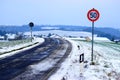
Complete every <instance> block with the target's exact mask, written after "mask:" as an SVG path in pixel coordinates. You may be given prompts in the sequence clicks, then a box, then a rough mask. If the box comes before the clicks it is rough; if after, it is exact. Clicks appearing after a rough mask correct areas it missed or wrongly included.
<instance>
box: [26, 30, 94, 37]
mask: <svg viewBox="0 0 120 80" xmlns="http://www.w3.org/2000/svg"><path fill="white" fill-rule="evenodd" d="M49 33H51V34H57V35H60V36H76V37H80V36H83V37H86V36H91V35H92V34H91V33H90V32H84V31H62V30H47V31H33V35H48V34H49ZM24 35H30V32H25V33H24ZM95 36H96V35H95Z"/></svg>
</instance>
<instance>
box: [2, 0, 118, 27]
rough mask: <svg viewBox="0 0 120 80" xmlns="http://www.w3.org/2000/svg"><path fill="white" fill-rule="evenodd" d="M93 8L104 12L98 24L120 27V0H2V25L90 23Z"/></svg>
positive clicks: (99, 25) (82, 24)
mask: <svg viewBox="0 0 120 80" xmlns="http://www.w3.org/2000/svg"><path fill="white" fill-rule="evenodd" d="M92 8H96V9H97V10H98V11H99V12H100V14H101V15H100V18H99V20H98V21H97V22H95V26H97V27H115V28H120V0H0V25H24V24H28V23H29V22H30V21H33V22H34V23H35V24H37V25H41V24H50V25H80V26H91V22H90V21H89V20H88V19H87V17H86V15H87V12H88V10H90V9H92Z"/></svg>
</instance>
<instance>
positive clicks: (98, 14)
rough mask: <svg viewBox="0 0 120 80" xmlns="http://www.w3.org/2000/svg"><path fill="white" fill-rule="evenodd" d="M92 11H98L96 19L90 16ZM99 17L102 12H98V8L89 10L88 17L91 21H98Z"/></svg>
mask: <svg viewBox="0 0 120 80" xmlns="http://www.w3.org/2000/svg"><path fill="white" fill-rule="evenodd" d="M92 11H94V12H96V13H97V17H96V19H91V18H90V16H89V14H90V13H91V12H92ZM99 17H100V13H99V12H98V10H96V9H94V8H93V9H91V10H89V11H88V13H87V18H88V19H89V20H90V21H92V22H95V21H97V20H98V19H99Z"/></svg>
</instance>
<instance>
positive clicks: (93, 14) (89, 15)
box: [87, 8, 100, 63]
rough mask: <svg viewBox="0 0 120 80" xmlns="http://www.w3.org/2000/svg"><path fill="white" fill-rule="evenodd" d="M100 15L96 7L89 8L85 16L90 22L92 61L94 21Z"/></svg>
mask: <svg viewBox="0 0 120 80" xmlns="http://www.w3.org/2000/svg"><path fill="white" fill-rule="evenodd" d="M99 17H100V13H99V12H98V10H96V9H94V8H93V9H91V10H89V11H88V13H87V18H88V19H89V20H90V21H91V22H92V48H91V61H92V63H93V43H94V22H95V21H97V20H98V19H99Z"/></svg>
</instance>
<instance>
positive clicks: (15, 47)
mask: <svg viewBox="0 0 120 80" xmlns="http://www.w3.org/2000/svg"><path fill="white" fill-rule="evenodd" d="M36 42H38V44H35V45H32V44H34V43H36ZM43 42H44V39H43V38H34V40H33V42H28V43H24V44H19V45H15V46H12V47H11V46H7V47H4V48H2V49H0V53H4V52H8V51H11V50H15V49H19V48H22V47H25V46H29V45H32V46H30V47H26V48H23V49H20V50H17V51H14V52H10V53H6V54H2V55H0V58H4V57H7V56H11V55H14V54H16V53H17V52H19V51H22V50H27V49H30V48H32V47H35V46H37V45H39V44H41V43H43Z"/></svg>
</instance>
